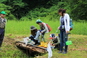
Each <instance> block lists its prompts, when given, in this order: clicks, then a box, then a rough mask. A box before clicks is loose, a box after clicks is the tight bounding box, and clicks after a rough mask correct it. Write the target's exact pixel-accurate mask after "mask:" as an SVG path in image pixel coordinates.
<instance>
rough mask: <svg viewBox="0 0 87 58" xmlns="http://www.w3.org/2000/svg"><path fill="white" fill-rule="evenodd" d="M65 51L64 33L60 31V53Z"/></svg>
mask: <svg viewBox="0 0 87 58" xmlns="http://www.w3.org/2000/svg"><path fill="white" fill-rule="evenodd" d="M62 51H63V32H62V31H60V52H59V53H61V52H62Z"/></svg>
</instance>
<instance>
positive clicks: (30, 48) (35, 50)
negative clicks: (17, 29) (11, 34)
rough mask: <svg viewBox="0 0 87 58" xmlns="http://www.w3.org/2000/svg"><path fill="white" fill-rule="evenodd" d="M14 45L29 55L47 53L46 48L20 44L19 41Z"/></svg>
mask: <svg viewBox="0 0 87 58" xmlns="http://www.w3.org/2000/svg"><path fill="white" fill-rule="evenodd" d="M15 45H16V46H17V47H18V48H21V49H23V50H27V51H29V53H46V52H47V50H46V48H44V47H38V46H36V45H31V44H27V45H26V44H25V43H24V42H21V41H16V42H15Z"/></svg>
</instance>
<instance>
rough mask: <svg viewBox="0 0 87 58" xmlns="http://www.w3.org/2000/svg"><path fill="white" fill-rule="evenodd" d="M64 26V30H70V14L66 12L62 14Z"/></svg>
mask: <svg viewBox="0 0 87 58" xmlns="http://www.w3.org/2000/svg"><path fill="white" fill-rule="evenodd" d="M61 17H62V16H61ZM61 17H60V23H61ZM64 26H65V31H69V30H70V16H69V15H68V14H67V13H65V14H64Z"/></svg>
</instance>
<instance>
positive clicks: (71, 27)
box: [70, 19, 73, 31]
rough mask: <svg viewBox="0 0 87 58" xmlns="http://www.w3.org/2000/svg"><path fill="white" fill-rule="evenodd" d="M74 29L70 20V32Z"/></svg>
mask: <svg viewBox="0 0 87 58" xmlns="http://www.w3.org/2000/svg"><path fill="white" fill-rule="evenodd" d="M72 29H73V22H72V19H70V31H71V30H72Z"/></svg>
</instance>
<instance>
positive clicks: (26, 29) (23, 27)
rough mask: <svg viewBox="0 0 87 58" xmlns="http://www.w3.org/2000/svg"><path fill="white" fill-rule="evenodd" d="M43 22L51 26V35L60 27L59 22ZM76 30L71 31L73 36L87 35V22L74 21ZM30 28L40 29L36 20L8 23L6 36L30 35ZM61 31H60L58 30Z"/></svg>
mask: <svg viewBox="0 0 87 58" xmlns="http://www.w3.org/2000/svg"><path fill="white" fill-rule="evenodd" d="M43 22H45V23H47V24H49V25H50V26H51V28H52V31H51V33H56V30H57V28H58V27H59V24H60V23H59V21H49V20H43ZM73 24H74V28H73V30H72V31H70V32H71V33H72V34H79V35H87V32H86V30H87V27H86V25H87V22H83V21H82V22H81V21H80V22H76V21H73ZM30 26H35V27H37V28H38V29H40V28H39V26H38V25H37V24H36V20H33V21H9V20H8V22H7V26H6V34H22V35H24V34H30ZM58 31H59V30H58Z"/></svg>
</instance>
